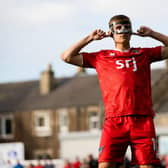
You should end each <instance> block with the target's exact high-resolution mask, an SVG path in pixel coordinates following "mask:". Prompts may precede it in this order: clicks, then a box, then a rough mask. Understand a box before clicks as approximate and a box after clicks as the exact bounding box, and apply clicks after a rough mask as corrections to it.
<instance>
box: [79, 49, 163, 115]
mask: <svg viewBox="0 0 168 168" xmlns="http://www.w3.org/2000/svg"><path fill="white" fill-rule="evenodd" d="M81 54H82V56H83V67H90V68H95V69H96V71H97V74H98V78H99V83H100V87H101V90H102V96H103V102H104V106H105V117H117V116H125V115H149V116H154V112H153V110H152V98H151V75H150V64H151V63H152V62H155V61H159V60H162V57H161V47H160V46H159V47H155V48H131V49H130V50H129V51H128V52H120V51H116V50H101V51H99V52H94V53H86V52H83V53H81Z"/></svg>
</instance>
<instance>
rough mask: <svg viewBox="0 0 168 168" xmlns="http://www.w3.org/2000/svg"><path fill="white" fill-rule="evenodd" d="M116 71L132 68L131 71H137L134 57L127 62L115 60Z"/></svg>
mask: <svg viewBox="0 0 168 168" xmlns="http://www.w3.org/2000/svg"><path fill="white" fill-rule="evenodd" d="M116 65H117V67H116V68H117V69H122V68H130V67H133V69H132V71H134V72H135V71H137V63H136V60H135V58H134V57H132V58H131V59H127V60H116Z"/></svg>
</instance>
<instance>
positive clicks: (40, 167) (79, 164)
mask: <svg viewBox="0 0 168 168" xmlns="http://www.w3.org/2000/svg"><path fill="white" fill-rule="evenodd" d="M160 159H161V166H160V167H159V168H168V155H163V156H160ZM97 167H98V160H97V159H96V158H94V157H93V155H92V154H89V155H88V156H86V158H84V159H82V160H81V159H80V158H79V157H76V158H75V159H74V160H69V159H65V160H64V161H63V163H62V164H61V166H60V165H57V164H54V163H53V161H52V160H43V162H41V160H37V162H36V164H34V163H31V162H29V163H28V164H23V163H21V162H19V161H17V162H16V163H15V164H13V163H12V162H11V161H10V160H7V161H6V162H1V163H0V168H97ZM116 168H136V166H134V167H132V166H131V165H130V161H129V159H128V158H125V160H124V163H123V164H118V165H116Z"/></svg>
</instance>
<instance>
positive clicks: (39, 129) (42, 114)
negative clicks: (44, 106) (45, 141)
mask: <svg viewBox="0 0 168 168" xmlns="http://www.w3.org/2000/svg"><path fill="white" fill-rule="evenodd" d="M40 118H43V119H44V126H40V125H39V120H40ZM34 131H35V134H36V135H37V136H41V137H43V136H50V135H51V133H52V132H51V118H50V113H49V111H35V112H34Z"/></svg>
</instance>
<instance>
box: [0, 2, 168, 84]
mask: <svg viewBox="0 0 168 168" xmlns="http://www.w3.org/2000/svg"><path fill="white" fill-rule="evenodd" d="M167 6H168V1H167V0H160V1H158V0H140V1H136V0H83V1H82V0H0V57H1V60H0V83H4V82H15V81H27V80H34V79H39V77H40V73H41V72H42V71H43V70H44V69H46V67H47V65H48V64H52V66H53V70H54V72H55V77H63V76H71V75H74V73H75V72H76V67H75V66H73V65H68V64H66V63H64V62H63V61H61V60H60V54H61V52H62V51H63V50H65V49H66V48H67V47H68V46H69V45H71V44H72V43H74V42H76V41H78V40H80V39H81V38H83V37H84V36H86V35H88V34H89V33H90V32H91V31H93V30H94V29H97V28H101V29H103V30H104V31H108V21H109V19H110V18H111V16H113V15H116V14H125V15H128V16H129V17H130V18H131V20H132V23H133V30H134V31H136V30H137V29H138V28H139V26H141V25H145V26H149V27H151V28H153V29H154V30H156V31H159V32H162V33H164V34H168V22H167V19H168V18H167V17H168V10H167ZM157 45H161V43H160V42H158V41H155V40H153V39H150V38H142V37H132V42H131V46H134V47H153V46H157ZM113 46H114V45H113V41H112V40H111V39H110V38H107V39H103V40H101V41H96V42H93V43H91V44H90V45H89V46H87V47H86V48H84V49H83V50H85V51H89V52H91V51H98V50H101V49H110V48H113ZM163 66H164V62H161V63H159V64H158V63H157V64H156V65H155V67H163ZM91 73H94V71H91Z"/></svg>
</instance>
